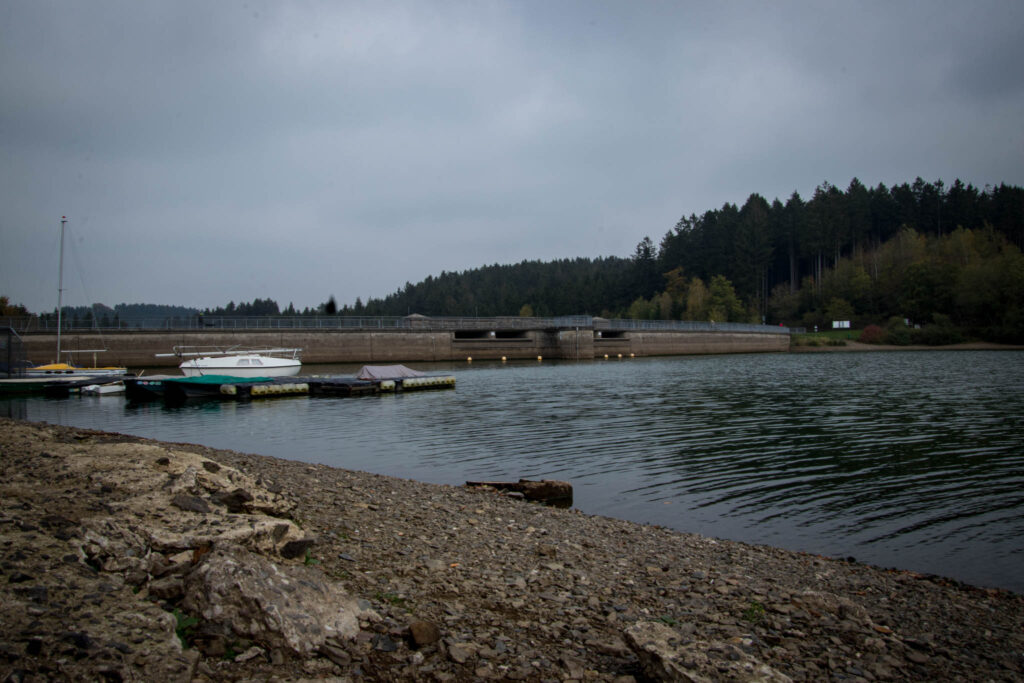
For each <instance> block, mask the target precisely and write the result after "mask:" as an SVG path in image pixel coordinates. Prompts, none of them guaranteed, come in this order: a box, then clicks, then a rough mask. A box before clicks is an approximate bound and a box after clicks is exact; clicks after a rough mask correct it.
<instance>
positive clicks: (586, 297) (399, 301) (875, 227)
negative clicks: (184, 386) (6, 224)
mask: <svg viewBox="0 0 1024 683" xmlns="http://www.w3.org/2000/svg"><path fill="white" fill-rule="evenodd" d="M1022 249H1024V189H1022V188H1020V187H1016V186H1010V185H1006V184H1000V185H999V186H996V187H989V186H987V187H985V188H983V189H979V188H977V187H975V186H973V185H971V184H964V183H963V182H962V181H960V180H956V181H955V182H953V184H952V185H950V186H948V187H947V186H946V185H945V184H944V183H943V181H941V180H939V181H936V182H926V181H924V180H922V179H921V178H917V179H915V180H914V182H913V183H903V184H901V185H894V186H893V187H886V186H885V185H884V184H878V185H877V186H875V187H867V186H865V185H863V184H862V183H861V182H860V181H859V180H858V179H856V178H854V179H853V180H851V181H850V183H849V185H848V186H847V188H846V189H845V190H843V189H841V188H839V187H837V186H835V185H832V184H831V183H829V182H824V183H822V184H821V185H819V186H818V187H817V188H816V189H815V191H814V193H813V196H811V197H810V198H809V199H806V200H805V199H804V198H802V197H801V196H800V195H799V194H798V193H797V192H794V193H793V194H792V195H790V197H789V198H788V199H787V200H786V201H785V202H783V201H781V200H779V199H774V200H773V201H771V202H769V201H768V200H766V199H765V198H764V197H762V196H761V195H759V194H751V195H750V196H749V197H748V198H747V199H746V201H745V202H744V203H743V204H742V206H740V205H736V204H732V203H726V204H725V205H723V206H722V207H721V208H719V209H711V210H708V211H706V212H704V213H703V214H701V215H699V216H698V215H696V214H690V215H689V216H683V217H682V218H680V219H679V221H678V222H677V223H676V225H675V226H674V227H672V228H671V229H670V230H668V231H667V232H666V233H665V234H664V235H663V236H662V237H661V239H660V241H659V242H658V243H657V244H655V242H654V241H653V240H652V239H651V238H650V237H645V238H643V239H642V240H641V241H640V242H639V244H637V246H636V249H635V251H634V252H633V253H632V254H631V255H628V256H622V257H618V256H607V257H600V258H574V259H562V260H555V261H547V262H542V261H523V262H521V263H517V264H506V265H502V264H494V265H486V266H482V267H478V268H474V269H471V270H466V271H463V272H458V273H455V272H441V273H440V274H439V275H437V276H429V277H427V278H426V279H425V280H423V281H422V282H419V283H416V284H412V283H408V282H407V283H405V285H404V286H403V287H401V288H400V289H399V290H398V291H396V292H395V293H393V294H391V295H389V296H386V297H384V298H381V299H370V300H369V301H367V302H365V303H363V302H362V301H361V300H360V299H356V300H355V302H354V303H353V304H345V305H343V306H338V304H337V302H336V301H335V299H334V296H333V295H332V296H330V297H329V298H328V299H327V300H326V301H325V302H324V303H322V304H320V305H319V306H317V307H316V308H313V309H308V308H307V309H304V310H302V311H299V310H296V309H295V308H294V306H292V305H291V304H289V305H288V307H287V308H285V309H283V310H282V309H280V308H279V306H278V304H277V302H275V301H273V300H272V299H269V298H268V299H255V300H253V301H252V303H246V302H242V303H239V304H235V303H234V302H229V303H228V304H227V305H226V306H222V307H218V308H215V309H206V310H204V311H199V310H197V309H188V308H183V307H174V306H156V305H151V304H119V305H118V306H115V307H114V308H113V309H110V308H108V307H106V306H103V305H102V304H96V305H94V306H93V307H92V308H91V309H83V310H75V311H70V313H71V314H73V315H76V316H79V317H85V316H90V317H93V318H94V319H96V320H97V321H98V322H100V323H101V324H103V322H113V323H114V324H117V321H120V322H124V323H127V324H131V321H133V320H138V319H142V318H153V317H157V316H164V317H178V316H195V315H224V316H242V315H263V316H265V315H314V314H317V315H324V314H327V315H334V314H338V315H361V316H404V315H408V314H411V313H419V314H422V315H428V316H476V317H480V316H483V317H489V316H504V315H521V316H556V315H577V314H589V315H595V316H603V317H625V318H634V319H666V320H667V319H685V320H716V321H733V322H754V323H765V324H771V325H777V324H784V325H789V326H795V327H806V328H808V329H813V328H815V327H817V328H819V329H827V328H828V327H830V326H831V323H832V321H835V320H847V321H850V322H851V323H852V326H853V327H854V328H867V327H869V326H873V329H878V330H880V332H873V334H875V336H877V337H879V338H884V339H885V340H886V341H893V342H897V343H900V342H902V343H907V342H908V341H924V342H933V343H946V342H949V341H958V340H960V339H968V338H970V339H973V338H980V339H987V340H992V341H1014V342H1024V256H1022V253H1021V250H1022ZM2 303H4V305H5V310H7V309H14V310H16V309H17V307H11V306H10V305H9V304H8V302H6V300H3V301H2ZM3 314H4V315H15V314H17V313H3ZM65 314H67V313H65Z"/></svg>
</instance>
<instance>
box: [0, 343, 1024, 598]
mask: <svg viewBox="0 0 1024 683" xmlns="http://www.w3.org/2000/svg"><path fill="white" fill-rule="evenodd" d="M414 365H415V366H416V367H418V368H422V369H428V370H442V371H445V372H453V373H455V374H456V376H457V387H458V388H457V389H456V390H455V391H442V392H424V393H410V394H405V395H392V396H387V395H385V396H377V397H364V398H349V399H333V398H322V399H320V398H318V399H311V398H289V399H276V400H268V401H256V402H252V403H231V402H226V403H201V404H196V405H187V406H184V407H180V408H173V409H169V408H165V407H163V406H162V405H160V404H146V405H140V406H131V405H128V404H126V403H125V401H124V399H123V398H120V397H110V396H104V397H75V398H71V399H66V400H52V399H43V398H32V399H17V400H12V401H7V402H0V415H6V414H10V415H12V416H14V417H20V418H23V419H29V420H35V421H47V422H53V423H59V424H66V425H75V426H82V427H92V428H98V429H105V430H112V431H119V432H124V433H130V434H137V435H141V436H147V437H151V438H157V439H163V440H169V441H187V442H194V443H202V444H205V445H208V446H213V447H217V448H231V449H234V450H241V451H249V452H256V453H264V454H268V455H275V456H279V457H284V458H290V459H295V460H302V461H308V462H320V463H325V464H328V465H335V466H339V467H347V468H351V469H359V470H366V471H371V472H377V473H381V474H389V475H395V476H400V477H407V478H413V479H419V480H422V481H430V482H436V483H448V484H461V483H463V482H465V481H466V480H467V479H516V478H518V477H530V478H540V477H547V478H557V479H566V480H568V481H571V482H572V483H573V485H574V488H575V506H576V507H577V508H579V509H581V510H583V511H584V512H588V513H594V514H603V515H609V516H614V517H622V518H626V519H631V520H635V521H639V522H651V523H657V524H663V525H665V526H669V527H673V528H675V529H679V530H683V531H693V532H698V533H702V534H706V535H710V536H716V537H719V538H729V539H734V540H741V541H747V542H752V543H766V544H771V545H776V546H781V547H785V548H790V549H794V550H805V551H809V552H814V553H819V554H823V555H833V556H842V557H848V556H853V557H856V558H857V559H858V560H860V561H864V562H871V563H873V564H878V565H881V566H885V567H900V568H905V569H914V570H918V571H922V572H929V573H937V574H943V575H947V576H951V577H954V578H957V579H960V580H963V581H968V582H970V583H974V584H979V585H985V586H1000V587H1005V588H1010V589H1013V590H1016V591H1018V592H1024V438H1022V435H1024V352H1016V351H956V352H946V351H925V352H912V351H906V352H895V353H887V352H870V353H822V354H770V355H735V356H699V357H679V358H668V359H631V360H621V361H603V362H593V363H549V362H547V361H545V362H544V363H543V364H540V363H537V364H532V363H510V364H507V365H502V364H482V363H474V364H473V365H472V366H468V365H465V364H456V365H433V366H431V365H427V364H414ZM306 369H307V371H309V372H311V373H312V372H319V373H326V372H338V373H351V372H353V371H354V368H353V367H352V366H334V367H327V366H309V367H307V368H306Z"/></svg>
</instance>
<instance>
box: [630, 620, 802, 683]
mask: <svg viewBox="0 0 1024 683" xmlns="http://www.w3.org/2000/svg"><path fill="white" fill-rule="evenodd" d="M624 636H625V639H626V643H627V644H628V645H629V647H630V648H631V649H632V650H633V652H634V653H636V656H637V659H639V660H640V666H641V667H642V668H643V670H644V673H645V674H647V675H648V676H650V677H651V678H652V679H654V680H657V681H685V682H686V683H711V682H712V681H719V680H730V681H751V682H753V681H758V682H761V681H763V682H765V683H769V682H770V683H790V682H791V680H792V679H790V677H789V676H786V675H785V674H782V673H779V672H778V671H775V670H774V669H772V668H771V667H770V666H768V665H767V664H764V663H763V662H760V661H758V660H757V659H755V658H754V657H751V656H750V655H749V654H747V653H745V652H743V650H741V649H740V648H738V647H736V646H735V645H733V644H731V643H722V642H716V641H710V642H709V641H700V640H688V639H687V638H685V637H684V636H682V635H681V634H679V633H677V632H676V631H675V630H673V629H672V628H670V627H669V626H667V625H666V624H662V623H658V622H653V621H639V622H637V623H635V624H633V625H632V626H630V627H628V628H627V629H626V630H625V633H624Z"/></svg>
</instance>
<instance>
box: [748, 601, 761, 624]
mask: <svg viewBox="0 0 1024 683" xmlns="http://www.w3.org/2000/svg"><path fill="white" fill-rule="evenodd" d="M762 619H764V605H762V604H761V603H759V602H758V601H757V600H753V601H751V603H750V606H749V607H747V609H745V610H743V620H744V621H749V622H750V623H751V624H756V623H758V622H759V621H761V620H762Z"/></svg>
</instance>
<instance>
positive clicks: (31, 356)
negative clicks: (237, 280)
mask: <svg viewBox="0 0 1024 683" xmlns="http://www.w3.org/2000/svg"><path fill="white" fill-rule="evenodd" d="M496 327H497V326H496ZM723 327H724V326H723ZM749 327H751V328H754V329H752V330H750V331H746V330H744V331H737V330H729V329H721V330H692V331H691V330H600V329H594V328H591V327H578V328H569V329H558V328H550V327H549V328H538V329H521V328H520V329H500V328H499V329H486V328H483V329H469V330H465V329H464V330H444V329H440V330H439V329H379V330H366V329H359V330H346V329H332V330H291V329H289V330H238V331H231V330H187V331H177V332H176V331H140V330H113V331H104V332H103V333H102V334H99V333H94V332H70V333H63V334H62V335H61V347H62V348H63V349H65V350H69V349H106V351H105V352H103V353H89V352H86V353H77V354H72V356H71V358H72V362H74V363H76V364H78V365H93V364H94V362H95V364H96V365H99V366H104V365H123V366H126V367H128V368H148V367H162V366H167V367H173V366H177V365H178V363H179V362H180V361H179V360H178V359H177V358H174V357H169V358H168V357H165V358H158V357H156V354H166V353H170V352H171V351H172V350H173V348H174V347H176V346H202V347H221V348H228V347H233V346H242V347H251V348H270V347H286V348H293V347H295V348H301V349H302V361H303V363H305V364H316V363H376V364H381V363H401V362H412V361H421V362H422V361H451V360H456V361H457V360H465V359H467V358H474V359H480V360H486V359H494V360H498V359H501V358H502V357H505V358H507V359H509V360H516V359H519V360H524V359H530V360H532V359H536V358H537V356H541V357H543V358H547V359H563V360H585V359H593V358H603V357H605V356H608V357H617V356H619V355H621V356H623V357H629V356H631V355H632V356H636V357H642V356H673V355H689V354H716V353H766V352H781V351H788V350H789V334H785V333H781V332H779V331H776V330H774V329H772V328H765V327H760V329H761V330H764V331H757V329H758V327H759V326H749ZM767 330H771V331H767ZM22 342H23V345H24V349H25V352H26V357H27V359H28V360H29V361H31V362H33V363H48V362H51V361H54V360H55V358H54V357H55V355H56V346H57V337H56V334H53V333H42V332H40V333H28V334H23V335H22ZM62 356H63V357H62V358H61V360H65V361H66V360H67V354H62Z"/></svg>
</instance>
